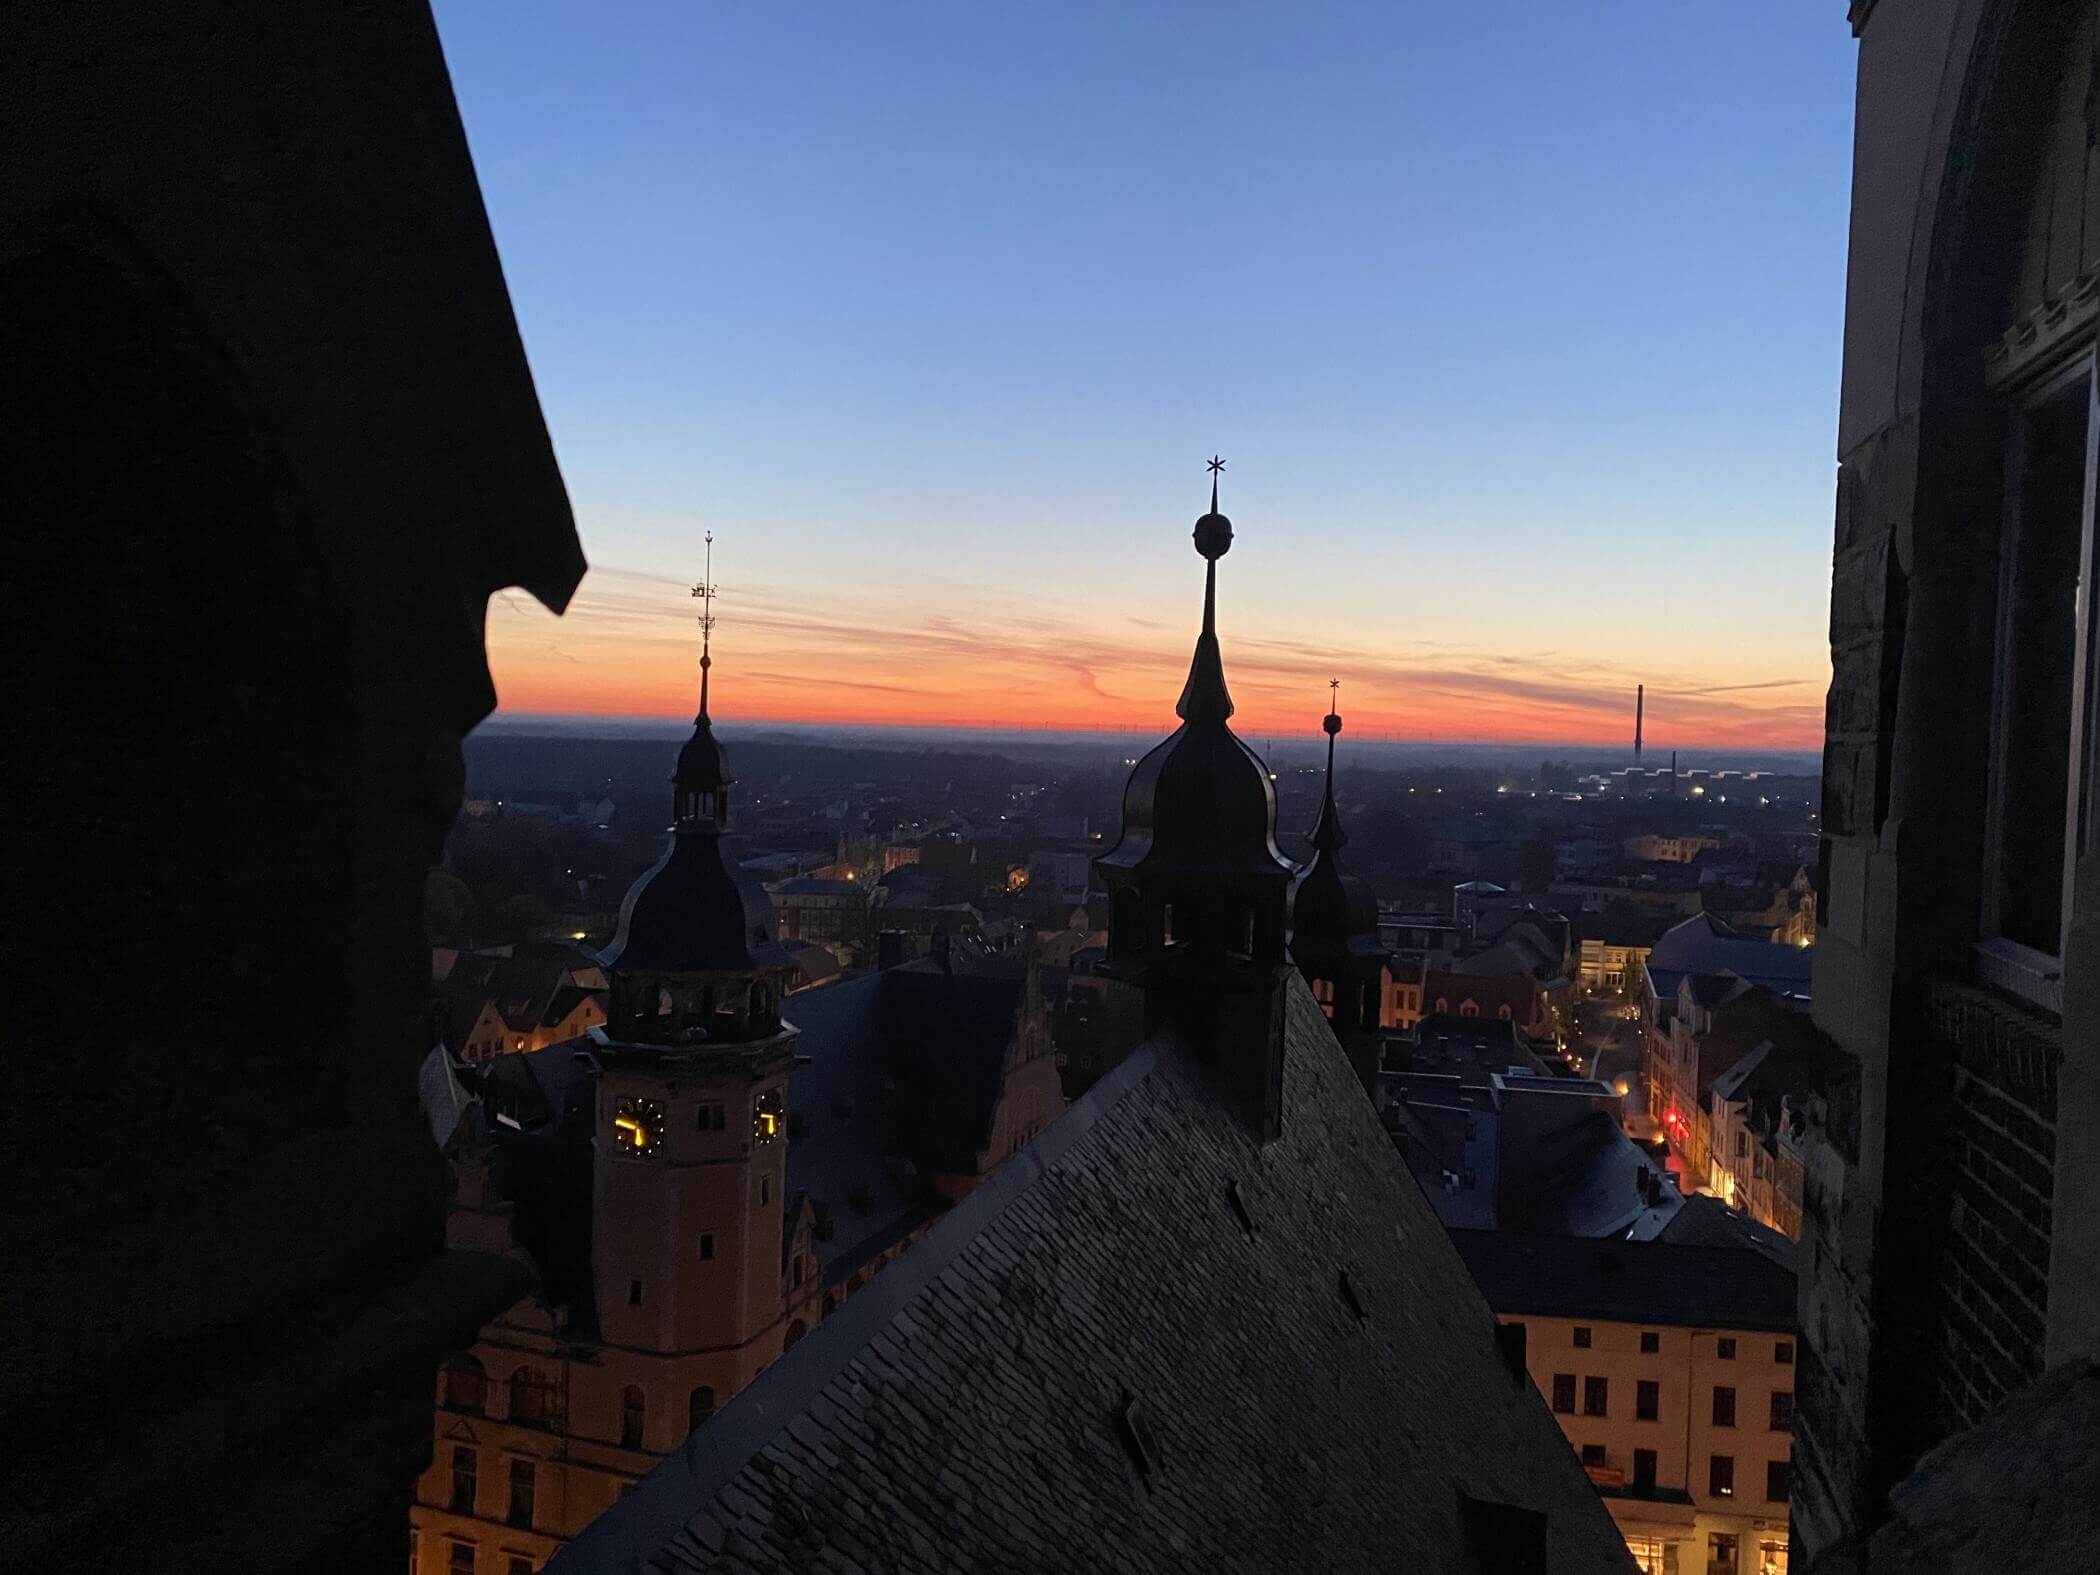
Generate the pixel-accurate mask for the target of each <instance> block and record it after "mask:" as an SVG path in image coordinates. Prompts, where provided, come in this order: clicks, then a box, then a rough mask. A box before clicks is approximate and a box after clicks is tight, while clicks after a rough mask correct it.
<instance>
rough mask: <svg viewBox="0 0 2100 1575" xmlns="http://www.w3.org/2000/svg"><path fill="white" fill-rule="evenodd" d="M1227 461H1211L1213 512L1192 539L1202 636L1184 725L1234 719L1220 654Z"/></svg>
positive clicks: (1228, 524) (1178, 706)
mask: <svg viewBox="0 0 2100 1575" xmlns="http://www.w3.org/2000/svg"><path fill="white" fill-rule="evenodd" d="M1224 468H1225V461H1224V460H1222V459H1219V458H1217V457H1216V456H1215V455H1213V456H1212V457H1211V460H1210V512H1209V513H1207V514H1205V515H1204V516H1203V517H1202V518H1201V519H1199V520H1197V521H1196V528H1195V530H1194V531H1193V532H1191V533H1190V534H1191V537H1192V539H1193V540H1194V541H1195V543H1196V551H1197V552H1199V553H1201V554H1202V555H1203V632H1202V633H1201V634H1199V635H1197V636H1196V654H1195V656H1194V657H1193V658H1192V659H1191V660H1190V662H1189V677H1188V682H1187V683H1185V684H1183V685H1182V687H1181V698H1180V699H1179V700H1178V701H1176V702H1175V704H1174V714H1175V715H1176V716H1178V717H1180V718H1181V719H1182V720H1183V721H1185V722H1198V721H1201V722H1220V723H1222V722H1224V721H1225V720H1226V719H1227V718H1228V717H1230V716H1231V715H1232V695H1231V693H1230V691H1228V690H1227V689H1226V687H1225V662H1224V659H1223V658H1222V657H1221V656H1220V655H1219V654H1218V560H1219V559H1220V558H1222V557H1224V556H1225V554H1226V553H1228V552H1230V551H1231V550H1232V521H1231V520H1229V519H1227V518H1226V517H1225V516H1224V515H1222V514H1220V513H1219V512H1218V473H1219V472H1220V471H1222V470H1223V469H1224Z"/></svg>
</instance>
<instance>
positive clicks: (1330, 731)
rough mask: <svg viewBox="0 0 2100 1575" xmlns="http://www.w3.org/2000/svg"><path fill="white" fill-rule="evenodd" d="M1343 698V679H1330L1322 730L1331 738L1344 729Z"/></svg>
mask: <svg viewBox="0 0 2100 1575" xmlns="http://www.w3.org/2000/svg"><path fill="white" fill-rule="evenodd" d="M1341 699H1342V681H1341V680H1340V679H1339V678H1330V679H1328V680H1327V714H1326V715H1325V716H1324V717H1322V718H1321V719H1320V730H1321V731H1322V732H1324V733H1325V734H1326V735H1327V736H1328V737H1329V738H1332V737H1334V735H1335V734H1337V733H1339V732H1340V731H1341V730H1342V713H1341Z"/></svg>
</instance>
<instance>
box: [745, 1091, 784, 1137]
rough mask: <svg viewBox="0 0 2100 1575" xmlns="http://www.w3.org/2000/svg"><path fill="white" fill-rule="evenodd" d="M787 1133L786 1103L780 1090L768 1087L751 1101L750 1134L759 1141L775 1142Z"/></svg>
mask: <svg viewBox="0 0 2100 1575" xmlns="http://www.w3.org/2000/svg"><path fill="white" fill-rule="evenodd" d="M786 1134H787V1105H786V1103H785V1101H783V1100H782V1099H781V1097H780V1090H779V1089H777V1088H769V1089H767V1090H766V1091H765V1092H764V1093H763V1094H760V1095H759V1096H758V1098H756V1099H754V1100H753V1101H752V1102H751V1136H752V1139H753V1141H755V1142H759V1143H776V1142H778V1141H779V1140H780V1139H781V1138H782V1137H784V1136H786Z"/></svg>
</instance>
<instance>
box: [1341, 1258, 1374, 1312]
mask: <svg viewBox="0 0 2100 1575" xmlns="http://www.w3.org/2000/svg"><path fill="white" fill-rule="evenodd" d="M1336 1289H1338V1290H1339V1291H1340V1292H1341V1293H1342V1305H1343V1306H1344V1307H1346V1308H1348V1309H1349V1311H1350V1313H1351V1314H1352V1315H1354V1317H1355V1319H1356V1321H1357V1322H1358V1323H1368V1322H1369V1321H1370V1318H1371V1311H1370V1309H1369V1308H1368V1307H1366V1306H1365V1305H1364V1299H1363V1295H1362V1293H1361V1292H1359V1291H1358V1290H1357V1288H1356V1281H1355V1280H1353V1279H1352V1278H1350V1275H1349V1271H1348V1270H1347V1269H1344V1270H1342V1272H1341V1275H1340V1277H1339V1279H1338V1280H1337V1283H1336Z"/></svg>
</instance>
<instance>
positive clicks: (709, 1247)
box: [700, 1230, 715, 1263]
mask: <svg viewBox="0 0 2100 1575" xmlns="http://www.w3.org/2000/svg"><path fill="white" fill-rule="evenodd" d="M714 1260H715V1233H714V1232H713V1231H711V1230H704V1231H702V1232H701V1233H700V1261H701V1262H702V1263H712V1262H714Z"/></svg>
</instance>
